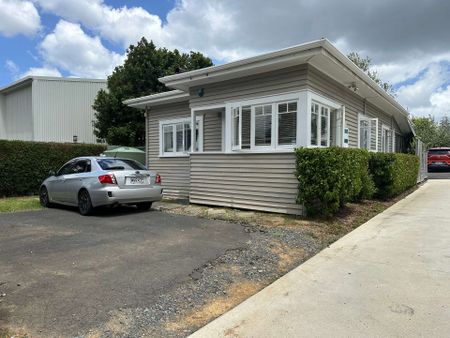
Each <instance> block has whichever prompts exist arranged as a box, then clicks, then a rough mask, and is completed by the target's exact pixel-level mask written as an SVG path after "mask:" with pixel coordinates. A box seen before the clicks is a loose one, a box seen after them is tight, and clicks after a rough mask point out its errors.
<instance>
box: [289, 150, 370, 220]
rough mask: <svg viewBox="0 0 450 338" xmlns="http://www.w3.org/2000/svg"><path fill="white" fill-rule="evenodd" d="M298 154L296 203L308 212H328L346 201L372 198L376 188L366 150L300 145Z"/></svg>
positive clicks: (325, 214)
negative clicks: (369, 168) (369, 170)
mask: <svg viewBox="0 0 450 338" xmlns="http://www.w3.org/2000/svg"><path fill="white" fill-rule="evenodd" d="M296 157H297V161H296V175H297V179H298V181H299V187H298V197H297V203H299V204H303V205H304V206H305V208H306V210H307V213H308V214H311V215H314V214H320V215H324V216H329V215H331V214H333V213H334V212H336V211H337V210H338V209H339V208H340V207H342V206H343V205H344V204H345V203H346V202H350V201H357V200H360V199H362V198H370V197H371V196H372V194H373V192H374V186H373V182H372V179H371V177H370V176H369V172H368V167H369V157H370V154H369V152H368V151H366V150H362V149H348V148H347V149H346V148H338V147H331V148H298V149H296Z"/></svg>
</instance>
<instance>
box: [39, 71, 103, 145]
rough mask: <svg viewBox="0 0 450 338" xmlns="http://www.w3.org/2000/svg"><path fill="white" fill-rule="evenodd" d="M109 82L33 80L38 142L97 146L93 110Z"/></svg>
mask: <svg viewBox="0 0 450 338" xmlns="http://www.w3.org/2000/svg"><path fill="white" fill-rule="evenodd" d="M102 88H106V83H105V82H99V81H95V80H92V81H86V80H83V81H75V80H64V79H61V80H54V79H35V80H34V81H33V111H34V112H33V114H34V140H35V141H54V142H72V140H73V135H77V137H78V142H79V143H95V142H96V137H95V136H94V133H93V131H94V128H93V126H92V121H93V120H94V119H95V116H94V114H95V111H94V109H92V104H93V103H94V100H95V97H96V96H97V93H98V91H99V90H100V89H102Z"/></svg>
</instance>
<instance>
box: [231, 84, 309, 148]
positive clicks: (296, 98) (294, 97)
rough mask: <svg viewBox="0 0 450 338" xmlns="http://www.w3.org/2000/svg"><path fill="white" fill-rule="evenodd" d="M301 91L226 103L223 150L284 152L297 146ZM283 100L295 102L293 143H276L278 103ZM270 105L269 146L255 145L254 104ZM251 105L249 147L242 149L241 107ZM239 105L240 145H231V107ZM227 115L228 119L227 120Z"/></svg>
mask: <svg viewBox="0 0 450 338" xmlns="http://www.w3.org/2000/svg"><path fill="white" fill-rule="evenodd" d="M301 94H302V92H291V93H285V94H280V95H272V96H264V97H258V98H254V99H248V100H243V101H234V102H229V103H227V104H226V109H225V111H226V113H225V114H226V116H225V126H228V128H226V135H225V140H226V143H225V152H226V153H235V152H243V153H246V152H247V153H252V152H255V153H258V152H266V153H267V152H279V151H280V152H286V151H287V150H293V149H294V148H295V147H298V146H299V136H298V126H299V124H300V121H301V118H300V117H299V115H300V107H301V106H302V103H301V102H302V100H301V99H300V98H301V97H303V95H301ZM285 102H297V130H296V143H295V144H293V145H278V129H277V128H278V110H277V109H278V104H279V103H285ZM269 104H270V105H272V138H271V145H270V146H256V145H255V113H254V106H259V105H269ZM244 106H251V113H250V149H242V107H244ZM237 107H240V109H239V116H240V125H239V126H240V130H239V133H240V136H239V137H240V144H241V147H233V140H232V138H233V132H232V130H233V121H232V119H233V115H232V114H233V109H234V108H237ZM227 117H229V118H228V121H227Z"/></svg>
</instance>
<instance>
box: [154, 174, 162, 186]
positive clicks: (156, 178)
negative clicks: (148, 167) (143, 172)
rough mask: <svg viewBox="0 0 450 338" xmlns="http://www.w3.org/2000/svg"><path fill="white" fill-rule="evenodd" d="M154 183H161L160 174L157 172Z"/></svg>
mask: <svg viewBox="0 0 450 338" xmlns="http://www.w3.org/2000/svg"><path fill="white" fill-rule="evenodd" d="M155 184H161V176H160V175H159V174H156V177H155Z"/></svg>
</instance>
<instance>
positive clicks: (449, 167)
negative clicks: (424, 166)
mask: <svg viewBox="0 0 450 338" xmlns="http://www.w3.org/2000/svg"><path fill="white" fill-rule="evenodd" d="M433 170H450V165H449V164H448V163H430V164H428V171H433Z"/></svg>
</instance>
